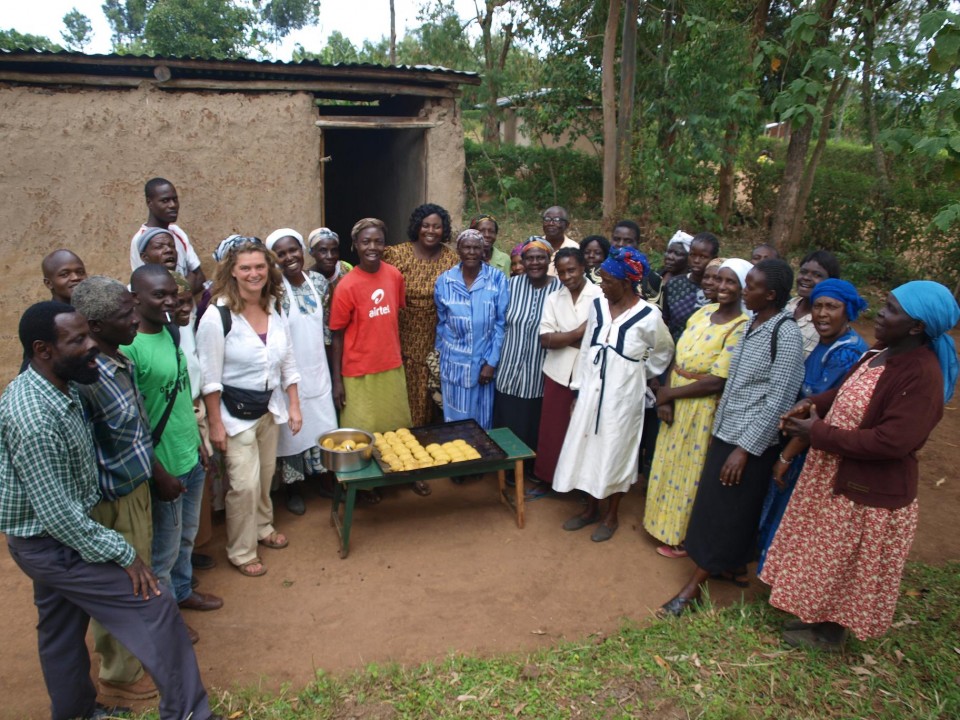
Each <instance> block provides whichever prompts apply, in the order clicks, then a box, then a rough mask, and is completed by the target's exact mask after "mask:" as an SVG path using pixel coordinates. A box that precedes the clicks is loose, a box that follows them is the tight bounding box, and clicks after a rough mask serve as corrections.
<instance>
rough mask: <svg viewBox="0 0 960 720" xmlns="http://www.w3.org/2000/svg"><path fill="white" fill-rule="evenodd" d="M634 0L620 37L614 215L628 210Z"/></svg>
mask: <svg viewBox="0 0 960 720" xmlns="http://www.w3.org/2000/svg"><path fill="white" fill-rule="evenodd" d="M639 13H640V7H639V5H638V3H637V0H626V2H625V3H624V8H623V35H622V36H621V41H620V106H619V107H618V108H617V161H616V162H617V172H616V175H617V183H616V190H615V192H614V195H615V201H614V215H616V217H617V218H622V217H623V216H624V215H626V214H627V201H628V198H629V192H630V175H631V170H632V168H633V153H632V148H633V110H634V98H635V96H636V86H637V19H638V16H639Z"/></svg>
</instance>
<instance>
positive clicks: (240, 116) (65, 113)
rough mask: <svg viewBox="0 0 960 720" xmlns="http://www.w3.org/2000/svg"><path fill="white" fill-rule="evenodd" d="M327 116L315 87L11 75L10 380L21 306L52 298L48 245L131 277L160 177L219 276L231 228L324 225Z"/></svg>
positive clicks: (6, 369) (3, 219)
mask: <svg viewBox="0 0 960 720" xmlns="http://www.w3.org/2000/svg"><path fill="white" fill-rule="evenodd" d="M315 120H316V109H315V106H314V104H313V98H312V96H310V95H309V94H305V93H289V94H283V93H271V94H263V95H257V94H240V93H187V92H176V93H174V92H166V91H161V90H156V89H151V88H147V87H144V88H141V89H134V90H107V89H47V88H36V87H0V147H2V157H3V158H4V162H3V163H2V165H0V197H2V198H3V202H2V203H0V227H3V228H4V232H3V233H2V236H0V244H2V247H3V250H4V252H3V260H2V265H0V267H2V272H3V275H4V277H5V278H6V282H4V283H3V285H2V289H0V333H2V341H0V383H3V384H5V383H6V382H7V381H8V380H9V379H10V378H11V377H12V376H13V374H14V372H15V371H16V366H17V364H18V363H17V359H18V358H19V357H20V348H19V343H18V341H17V339H16V327H17V322H18V320H19V317H20V313H21V312H22V310H23V309H24V308H26V307H27V306H28V305H29V304H31V303H33V302H36V301H38V300H42V299H46V298H48V297H49V295H48V293H47V292H46V290H45V288H44V287H43V285H42V283H41V274H40V260H41V258H42V257H43V256H44V255H45V254H46V253H47V252H49V251H50V250H53V249H55V248H57V247H61V246H62V247H68V248H70V249H72V250H74V251H75V252H76V253H77V254H78V255H80V257H81V258H83V260H84V262H85V264H86V266H87V271H88V272H89V273H98V274H104V275H110V276H113V277H116V278H125V277H129V273H130V265H129V243H130V237H131V236H132V235H133V233H134V232H135V231H136V229H137V228H138V227H139V226H140V224H141V223H142V222H143V221H144V220H145V219H146V207H145V205H144V197H143V183H144V181H145V180H147V179H148V178H150V177H153V176H162V177H165V178H168V179H169V180H171V181H172V182H173V183H174V184H175V185H176V186H177V190H178V192H179V195H180V220H179V222H178V224H179V225H181V226H182V227H183V228H184V229H185V230H186V231H187V232H188V233H189V235H190V237H191V240H192V242H193V243H194V245H195V247H196V249H197V252H198V253H199V255H200V257H201V259H202V260H203V264H204V268H205V270H206V272H207V274H208V276H209V275H211V274H212V270H213V260H212V258H211V257H210V253H211V252H212V251H213V249H214V248H215V247H216V245H217V243H218V242H219V241H220V240H221V239H222V238H224V237H226V236H227V235H229V234H231V233H234V232H240V233H244V234H256V235H259V236H260V237H265V236H266V235H267V234H268V233H269V232H270V231H272V230H273V229H275V228H278V227H284V226H292V227H295V228H302V229H304V231H309V230H310V229H311V228H314V227H316V226H317V225H318V224H319V222H320V206H319V202H320V200H319V198H320V171H319V151H320V145H319V133H318V131H317V129H316V127H315V125H314V121H315Z"/></svg>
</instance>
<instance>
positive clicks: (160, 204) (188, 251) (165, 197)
mask: <svg viewBox="0 0 960 720" xmlns="http://www.w3.org/2000/svg"><path fill="white" fill-rule="evenodd" d="M143 194H144V195H145V196H146V200H147V221H146V222H145V223H144V224H143V225H141V226H140V229H139V230H137V232H136V233H135V234H134V236H133V238H132V239H131V240H130V268H131V269H132V270H136V269H137V268H138V267H140V266H141V265H143V260H141V259H140V249H139V247H138V246H137V239H138V238H139V237H140V235H141V234H142V233H144V232H145V231H146V230H147V229H148V228H152V227H160V228H166V229H167V230H169V231H170V234H171V235H173V239H174V244H175V245H176V246H177V271H178V272H179V273H181V274H182V275H183V276H184V277H185V278H187V281H188V282H189V283H190V287H191V288H192V289H193V292H194V294H196V293H199V292H200V291H201V290H203V284H204V282H206V280H207V278H206V276H205V275H204V274H203V268H202V267H200V258H199V257H198V256H197V253H196V252H195V251H194V249H193V246H192V245H191V244H190V238H189V237H187V234H186V233H185V232H184V231H183V229H182V228H180V227H178V226H177V225H175V224H174V223H175V222H176V220H177V215H179V214H180V199H179V198H178V197H177V189H176V188H175V187H174V186H173V183H172V182H170V181H169V180H165V179H164V178H159V177H155V178H152V179H150V180H147V183H146V185H144V186H143Z"/></svg>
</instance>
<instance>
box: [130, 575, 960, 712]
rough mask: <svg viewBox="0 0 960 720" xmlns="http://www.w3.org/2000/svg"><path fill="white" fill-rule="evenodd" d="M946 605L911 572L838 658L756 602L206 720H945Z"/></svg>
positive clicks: (959, 638)
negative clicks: (884, 615)
mask: <svg viewBox="0 0 960 720" xmlns="http://www.w3.org/2000/svg"><path fill="white" fill-rule="evenodd" d="M958 598H960V563H948V564H946V565H943V566H942V567H930V566H925V565H917V564H914V565H911V566H909V567H908V569H907V572H906V575H905V577H904V582H903V588H902V594H901V600H900V605H899V607H898V609H897V614H896V618H895V622H894V627H893V628H892V629H891V631H890V632H889V633H888V634H887V635H886V636H885V637H884V638H881V639H879V640H871V641H867V642H859V641H857V640H855V639H851V641H850V642H849V644H848V646H847V651H846V652H845V653H844V654H842V655H829V654H824V653H820V652H817V651H801V650H787V649H785V648H784V647H782V646H781V644H780V642H779V632H780V628H781V626H782V624H783V622H784V620H785V619H787V616H785V615H784V614H783V613H780V612H779V611H777V610H774V609H773V608H771V607H770V606H769V605H768V604H767V603H766V602H765V599H764V598H763V597H761V598H758V599H756V600H753V601H750V602H745V603H738V604H736V605H734V606H732V607H727V608H722V609H718V608H714V607H710V606H709V605H708V606H707V608H706V609H705V610H703V611H701V612H699V613H697V614H694V615H690V616H688V617H685V618H681V619H679V620H670V621H663V622H659V621H658V622H653V623H652V624H646V625H644V626H639V625H637V624H635V623H633V622H626V623H625V624H624V626H623V627H622V629H621V630H620V631H619V632H618V633H616V634H614V635H611V636H610V637H590V638H587V639H586V640H584V641H583V642H579V643H566V644H562V645H558V646H556V647H553V648H551V649H548V650H544V651H541V652H537V653H534V654H530V655H523V656H519V655H518V656H505V657H494V658H475V657H461V656H453V657H450V658H449V659H447V660H446V661H444V662H442V663H437V664H430V663H428V664H424V665H420V666H418V667H411V668H401V667H382V666H370V667H368V668H366V669H365V670H363V671H360V672H357V673H355V674H354V675H352V676H348V677H341V678H337V677H331V676H329V675H326V674H324V673H323V672H318V673H317V678H316V680H315V682H313V683H312V684H311V685H310V686H308V687H307V688H304V689H303V690H301V691H300V692H293V691H291V690H285V691H282V692H280V693H279V694H275V693H274V694H271V693H263V692H260V691H258V690H257V689H256V688H246V689H240V690H235V691H229V692H222V693H219V696H218V697H217V702H218V705H219V708H218V709H219V712H222V713H223V714H224V716H225V717H228V718H231V720H239V719H240V718H256V719H258V720H268V719H269V720H294V719H297V720H299V719H306V718H311V719H313V718H337V719H340V718H344V719H345V718H357V719H358V720H381V719H382V720H386V719H388V718H390V719H392V718H439V717H464V718H502V717H509V716H513V717H517V718H538V719H539V718H579V717H582V718H626V717H630V718H658V719H660V718H662V719H673V718H678V719H679V718H704V719H711V718H716V719H718V720H719V719H723V720H735V719H737V718H778V720H787V719H793V718H797V719H800V718H879V719H883V718H890V719H891V720H892V719H894V718H896V719H898V720H899V719H901V718H929V719H931V720H932V719H934V718H938V719H939V718H943V719H946V718H957V717H960V603H958ZM146 717H150V716H149V715H148V716H146Z"/></svg>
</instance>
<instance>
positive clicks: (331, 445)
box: [320, 438, 337, 450]
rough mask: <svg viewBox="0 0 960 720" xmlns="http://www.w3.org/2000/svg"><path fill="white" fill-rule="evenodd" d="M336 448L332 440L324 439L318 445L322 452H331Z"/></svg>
mask: <svg viewBox="0 0 960 720" xmlns="http://www.w3.org/2000/svg"><path fill="white" fill-rule="evenodd" d="M336 446H337V443H336V442H335V441H334V439H333V438H324V439H323V442H321V443H320V447H322V448H323V449H324V450H333V449H334V448H335V447H336Z"/></svg>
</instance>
